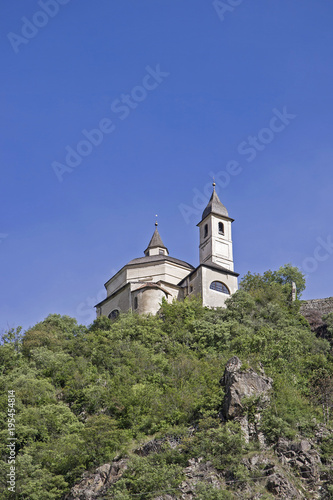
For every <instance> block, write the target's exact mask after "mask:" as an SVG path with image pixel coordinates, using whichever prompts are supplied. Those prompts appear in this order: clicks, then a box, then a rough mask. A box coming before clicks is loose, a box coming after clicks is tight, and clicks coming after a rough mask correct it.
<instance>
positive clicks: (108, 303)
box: [95, 183, 239, 318]
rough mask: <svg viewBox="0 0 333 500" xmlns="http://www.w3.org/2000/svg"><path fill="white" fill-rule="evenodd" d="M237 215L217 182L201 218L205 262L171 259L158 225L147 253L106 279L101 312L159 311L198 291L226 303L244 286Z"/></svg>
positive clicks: (206, 300) (208, 302)
mask: <svg viewBox="0 0 333 500" xmlns="http://www.w3.org/2000/svg"><path fill="white" fill-rule="evenodd" d="M232 222H233V219H231V218H230V217H229V215H228V211H227V209H226V207H225V206H224V205H223V204H222V203H221V201H220V200H219V197H218V196H217V194H216V191H215V183H214V184H213V193H212V196H211V198H210V200H209V202H208V205H207V206H206V208H205V210H204V211H203V214H202V219H201V221H200V222H199V224H197V225H198V227H199V232H200V244H199V256H200V264H199V265H198V267H193V266H192V265H191V264H188V263H187V262H184V261H183V260H179V259H176V258H175V257H170V255H169V251H168V249H167V247H166V246H165V245H164V244H163V241H162V239H161V236H160V234H159V232H158V229H157V222H156V223H155V226H156V227H155V231H154V234H153V236H152V238H151V240H150V242H149V245H148V247H147V248H146V250H145V251H144V257H139V258H137V259H133V260H131V261H130V262H129V263H128V264H126V265H125V266H124V267H123V268H122V269H120V271H118V272H117V273H116V274H115V275H114V276H112V278H110V279H109V280H108V281H107V282H106V283H105V285H104V286H105V288H106V294H107V296H106V299H104V300H102V301H101V302H100V303H99V304H97V305H96V306H95V307H96V311H97V317H98V316H108V317H109V318H116V317H117V316H118V315H119V313H120V312H125V311H133V312H136V313H138V314H149V313H150V314H156V313H157V312H158V310H159V309H160V306H161V303H162V299H163V298H165V299H166V300H167V301H168V302H172V301H173V300H174V299H177V300H183V299H184V298H185V297H187V296H192V295H198V296H200V297H201V299H202V305H203V306H206V307H211V308H216V307H223V306H224V302H225V300H226V299H227V298H228V297H229V296H230V295H232V294H233V293H234V292H236V290H237V289H238V283H237V277H238V276H239V274H237V273H235V272H234V261H233V251H232V239H231V223H232Z"/></svg>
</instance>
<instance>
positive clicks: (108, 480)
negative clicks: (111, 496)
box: [65, 459, 127, 500]
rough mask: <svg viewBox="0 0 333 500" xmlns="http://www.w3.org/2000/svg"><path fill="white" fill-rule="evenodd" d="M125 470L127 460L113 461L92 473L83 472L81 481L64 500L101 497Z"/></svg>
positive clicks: (86, 499) (92, 499)
mask: <svg viewBox="0 0 333 500" xmlns="http://www.w3.org/2000/svg"><path fill="white" fill-rule="evenodd" d="M126 469H127V460H126V459H122V460H114V461H113V462H112V463H111V464H104V465H102V466H101V467H98V468H97V469H96V470H95V471H94V472H85V473H84V474H83V477H82V479H81V481H80V482H79V483H78V484H76V485H75V486H73V488H72V489H71V492H70V494H69V495H67V496H66V498H65V500H94V499H97V498H101V495H102V494H103V493H104V492H105V491H106V490H107V489H108V488H109V487H110V486H111V485H112V484H114V483H115V482H116V481H118V479H120V478H121V476H122V474H123V472H124V471H125V470H126Z"/></svg>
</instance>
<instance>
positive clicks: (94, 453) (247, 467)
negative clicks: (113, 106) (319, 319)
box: [0, 266, 333, 500]
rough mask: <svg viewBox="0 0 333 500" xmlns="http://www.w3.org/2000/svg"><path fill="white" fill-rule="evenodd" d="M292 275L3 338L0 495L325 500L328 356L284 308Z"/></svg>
mask: <svg viewBox="0 0 333 500" xmlns="http://www.w3.org/2000/svg"><path fill="white" fill-rule="evenodd" d="M291 271H292V273H291ZM295 272H296V271H295V270H293V269H291V268H290V266H289V267H288V266H285V268H281V269H280V270H279V271H278V272H275V273H272V272H271V271H268V272H267V273H265V274H264V275H263V276H259V275H250V274H248V275H247V276H246V277H245V278H244V280H243V282H242V286H241V290H239V291H238V292H237V293H236V294H234V295H233V296H232V297H231V298H230V299H229V300H228V305H227V308H226V309H220V310H214V311H213V310H209V309H205V308H203V307H202V306H201V304H200V301H199V300H198V299H194V300H185V301H184V302H183V303H180V302H177V303H174V304H167V303H163V304H162V308H161V311H160V314H159V315H158V316H157V317H142V316H136V315H132V314H124V315H121V316H120V317H119V318H118V319H117V320H116V321H113V322H112V321H110V320H109V319H108V318H105V317H101V318H99V319H98V320H96V321H95V322H94V323H93V325H91V327H89V328H86V327H84V326H82V325H77V323H76V321H75V320H74V319H72V318H69V317H66V316H63V317H61V316H59V315H50V316H49V317H48V318H46V319H45V320H44V321H43V322H41V323H38V324H37V325H35V326H34V327H33V328H31V329H30V330H28V331H27V332H25V334H24V335H23V336H21V334H20V331H19V330H17V331H13V330H11V331H9V332H7V333H6V335H4V336H3V343H2V345H1V346H0V366H1V376H0V384H1V400H0V404H1V410H2V415H4V417H5V418H4V419H3V421H2V423H1V438H2V439H1V463H0V489H1V498H4V499H7V498H8V499H9V498H17V499H29V500H40V499H43V500H48V499H49V500H60V499H65V498H67V499H88V498H90V499H92V498H99V499H102V498H103V499H113V498H114V499H130V498H142V499H149V498H152V499H173V498H184V499H191V498H199V499H208V500H209V499H232V498H244V499H246V498H248V499H250V498H253V499H255V498H258V499H259V498H262V499H269V498H333V491H332V487H331V486H330V485H331V483H332V477H333V471H332V450H333V439H332V434H331V432H330V421H329V410H330V408H331V407H332V399H333V397H332V394H333V383H332V380H333V377H332V374H333V363H332V351H331V346H330V343H329V341H328V340H327V339H323V338H317V337H316V335H315V333H314V332H312V331H311V329H310V327H309V324H308V322H307V321H306V320H305V319H304V317H303V316H302V315H301V314H300V313H299V306H300V304H299V303H298V302H294V303H292V302H291V301H290V279H291V278H292V279H293V280H294V281H295V276H296V279H297V278H299V281H298V282H297V283H298V286H299V288H302V279H301V278H302V277H301V275H298V274H297V273H296V274H295ZM291 274H292V276H291ZM332 324H333V323H332V321H330V319H329V320H328V321H327V325H328V328H332V326H331V325H332ZM8 391H14V394H15V426H16V427H15V437H16V450H15V451H16V462H15V474H16V478H15V496H13V494H12V493H11V492H10V491H9V490H8V484H7V479H8V478H7V474H8V472H9V470H8V467H9V465H8V447H7V446H6V442H7V440H8V422H7V408H8ZM82 474H84V476H83V479H82Z"/></svg>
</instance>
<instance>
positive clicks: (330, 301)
mask: <svg viewBox="0 0 333 500" xmlns="http://www.w3.org/2000/svg"><path fill="white" fill-rule="evenodd" d="M311 310H312V311H313V310H314V311H318V312H319V313H320V315H321V316H323V315H324V314H329V313H331V312H333V297H328V298H327V299H311V300H304V301H302V305H301V313H302V314H305V313H307V312H308V311H311Z"/></svg>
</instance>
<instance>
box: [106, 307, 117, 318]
mask: <svg viewBox="0 0 333 500" xmlns="http://www.w3.org/2000/svg"><path fill="white" fill-rule="evenodd" d="M118 316H119V311H118V309H113V311H111V312H110V314H109V316H108V318H109V319H117V318H118Z"/></svg>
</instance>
